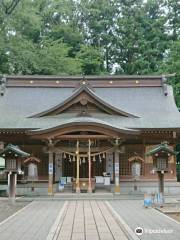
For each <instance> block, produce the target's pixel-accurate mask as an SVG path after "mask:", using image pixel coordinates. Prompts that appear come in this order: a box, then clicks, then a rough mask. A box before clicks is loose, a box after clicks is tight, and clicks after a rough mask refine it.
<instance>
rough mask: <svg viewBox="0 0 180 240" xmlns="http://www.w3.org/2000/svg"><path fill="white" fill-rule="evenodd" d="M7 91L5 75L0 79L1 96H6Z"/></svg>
mask: <svg viewBox="0 0 180 240" xmlns="http://www.w3.org/2000/svg"><path fill="white" fill-rule="evenodd" d="M5 90H6V77H5V75H3V76H2V77H0V94H1V96H4V93H5Z"/></svg>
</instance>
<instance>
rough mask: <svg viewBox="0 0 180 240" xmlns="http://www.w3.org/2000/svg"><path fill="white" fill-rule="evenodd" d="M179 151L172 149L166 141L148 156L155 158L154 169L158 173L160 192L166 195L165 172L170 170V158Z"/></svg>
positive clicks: (148, 153) (147, 154)
mask: <svg viewBox="0 0 180 240" xmlns="http://www.w3.org/2000/svg"><path fill="white" fill-rule="evenodd" d="M176 154H177V153H176V152H175V151H173V150H172V149H170V147H169V146H168V144H167V143H166V142H164V143H161V144H160V145H158V146H156V147H154V148H153V149H151V150H150V151H149V152H147V153H146V156H152V158H153V171H154V172H157V174H158V182H159V194H161V195H162V198H163V196H164V174H165V173H167V172H169V171H170V169H169V158H170V157H171V156H172V155H176Z"/></svg>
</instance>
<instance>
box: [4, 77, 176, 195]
mask: <svg viewBox="0 0 180 240" xmlns="http://www.w3.org/2000/svg"><path fill="white" fill-rule="evenodd" d="M167 78H168V76H149V75H148V76H134V75H132V76H123V75H122V76H84V77H76V76H66V77H62V76H2V77H1V78H0V116H1V117H0V151H3V149H4V148H5V147H6V146H7V145H8V144H12V145H13V146H18V148H20V149H21V150H22V151H24V152H26V153H28V154H29V155H30V157H28V159H24V158H23V159H22V160H21V161H19V165H18V168H19V170H18V171H17V182H18V185H17V192H18V193H19V194H24V193H27V192H28V191H29V192H31V191H37V192H38V194H47V193H48V194H50V195H51V194H53V193H55V192H58V191H64V190H65V189H66V186H67V185H68V186H71V188H72V191H74V192H83V191H87V192H94V191H96V190H97V189H98V187H104V189H109V191H112V192H115V193H120V192H123V191H126V192H132V191H136V190H139V191H140V192H144V191H155V189H156V185H155V183H156V182H157V173H156V172H155V171H154V165H153V158H152V156H147V155H146V152H148V151H150V150H151V149H152V148H154V147H155V146H157V145H159V144H161V143H163V142H167V143H168V144H169V146H170V148H171V149H172V151H173V149H174V148H175V145H176V143H177V142H178V139H179V132H180V113H179V111H178V109H177V107H176V104H175V101H174V96H173V91H172V87H171V86H169V85H168V84H167ZM29 155H28V156H29ZM2 157H3V156H1V159H2ZM5 157H6V156H5V154H4V158H5ZM168 161H169V162H168V169H166V174H165V191H171V190H172V192H173V191H177V189H178V188H177V187H178V186H179V185H177V184H178V183H177V182H176V159H175V156H174V155H172V156H170V157H169V160H168ZM1 169H2V166H1ZM1 172H2V171H1ZM6 173H7V171H5V172H4V173H3V172H2V173H1V174H0V182H1V183H6V182H7V174H6ZM32 182H33V184H34V185H33V187H32V186H31V184H32ZM135 184H136V185H137V186H135ZM166 186H167V189H166ZM179 191H180V190H179Z"/></svg>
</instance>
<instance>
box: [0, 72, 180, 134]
mask: <svg viewBox="0 0 180 240" xmlns="http://www.w3.org/2000/svg"><path fill="white" fill-rule="evenodd" d="M86 80H87V81H88V83H89V84H90V85H91V86H92V89H89V88H88V87H87V86H86V87H85V89H84V88H79V89H77V90H75V89H76V87H77V86H78V85H79V81H82V77H64V78H63V77H61V76H8V77H7V79H6V89H5V92H4V95H3V96H1V95H0V116H3V117H0V131H1V132H3V131H11V130H13V131H14V130H15V131H19V130H20V129H23V131H25V130H29V129H30V130H32V129H36V130H38V129H39V130H40V129H49V128H54V127H58V126H60V125H63V124H68V123H69V121H70V122H85V121H86V120H87V122H95V121H96V122H98V121H99V122H102V121H103V122H104V123H105V124H106V125H107V126H108V125H109V126H113V127H116V128H117V129H121V128H125V129H139V130H141V129H145V130H146V129H147V130H148V129H149V130H151V129H161V130H163V129H167V130H173V131H176V130H177V129H180V113H179V111H178V109H177V107H176V104H175V101H174V96H173V90H172V87H171V86H167V89H166V93H167V94H165V92H164V88H163V79H162V76H100V77H96V76H89V77H87V78H86ZM83 91H84V93H85V94H86V95H87V96H89V98H92V99H95V101H96V103H97V104H98V105H99V106H101V107H102V109H106V110H107V111H106V112H105V111H102V112H100V111H99V112H93V113H92V114H91V117H90V118H89V119H87V118H85V117H84V118H82V117H81V118H80V117H79V116H77V114H76V113H74V112H61V111H62V110H63V109H64V107H65V106H67V105H68V104H67V103H69V104H70V103H71V102H73V100H74V99H76V98H78V96H79V95H81V93H83ZM78 94H79V95H78ZM54 110H55V111H56V110H57V112H59V113H60V114H57V115H55V114H54V113H53V111H54ZM110 111H111V112H112V113H113V114H107V113H108V112H110ZM32 116H33V117H32ZM34 116H36V117H34ZM37 116H41V117H37Z"/></svg>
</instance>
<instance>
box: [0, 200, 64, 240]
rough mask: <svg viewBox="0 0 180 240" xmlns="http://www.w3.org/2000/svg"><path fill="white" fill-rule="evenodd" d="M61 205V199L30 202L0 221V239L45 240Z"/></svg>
mask: <svg viewBox="0 0 180 240" xmlns="http://www.w3.org/2000/svg"><path fill="white" fill-rule="evenodd" d="M62 206H63V202H61V201H47V202H46V201H44V202H37V201H34V202H32V203H30V204H29V205H27V206H26V207H25V208H24V209H22V210H21V211H20V212H19V213H17V214H16V215H15V216H14V217H12V218H10V219H9V220H8V221H6V222H4V223H3V224H1V223H0V240H21V239H22V240H45V239H46V237H47V235H48V233H49V231H50V228H51V226H52V224H53V223H54V221H55V219H56V217H57V215H58V213H59V211H60V209H61V208H62ZM0 214H1V213H0Z"/></svg>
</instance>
